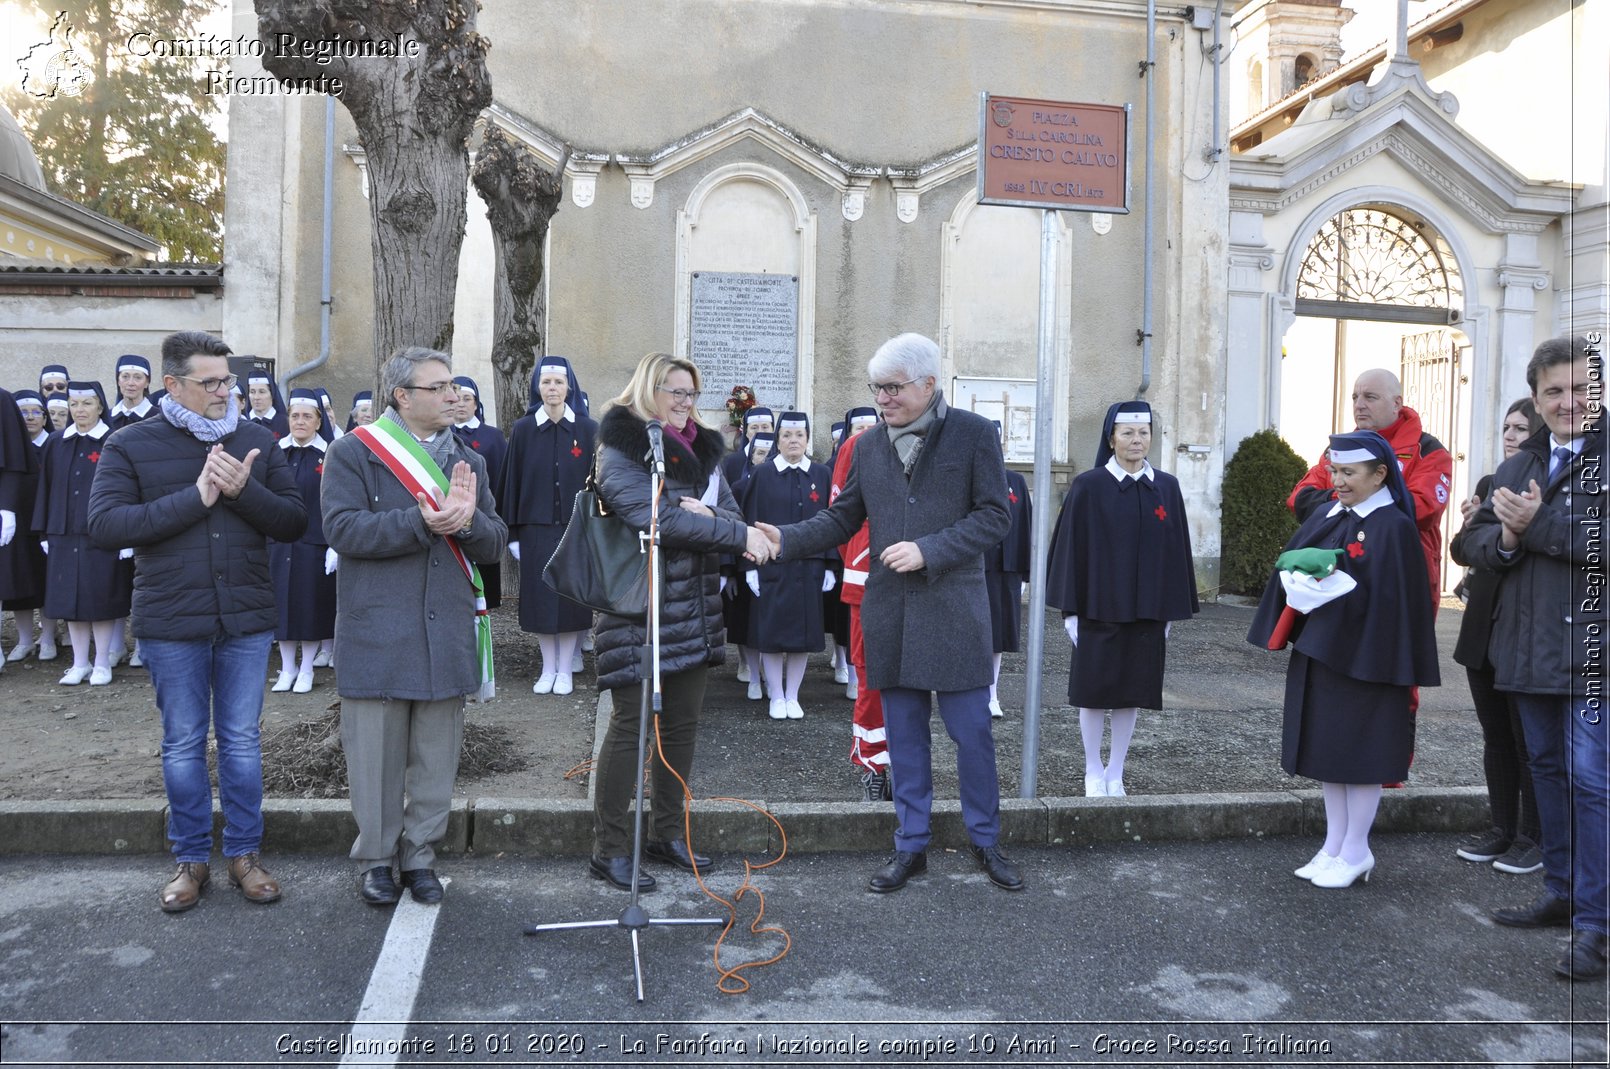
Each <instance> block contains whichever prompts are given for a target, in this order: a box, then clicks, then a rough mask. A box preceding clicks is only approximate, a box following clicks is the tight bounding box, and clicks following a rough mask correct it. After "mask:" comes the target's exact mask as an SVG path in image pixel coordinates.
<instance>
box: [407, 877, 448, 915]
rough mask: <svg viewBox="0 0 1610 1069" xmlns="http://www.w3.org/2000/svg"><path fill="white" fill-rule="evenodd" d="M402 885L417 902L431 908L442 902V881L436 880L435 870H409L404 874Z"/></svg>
mask: <svg viewBox="0 0 1610 1069" xmlns="http://www.w3.org/2000/svg"><path fill="white" fill-rule="evenodd" d="M402 885H403V886H404V887H406V888H408V893H409V894H411V895H413V896H414V901H415V902H423V903H425V904H426V905H427V906H429V905H433V904H435V903H437V902H440V901H441V900H442V881H441V880H438V879H437V878H436V870H435V869H408V870H407V871H406V872H404V873H403V874H402Z"/></svg>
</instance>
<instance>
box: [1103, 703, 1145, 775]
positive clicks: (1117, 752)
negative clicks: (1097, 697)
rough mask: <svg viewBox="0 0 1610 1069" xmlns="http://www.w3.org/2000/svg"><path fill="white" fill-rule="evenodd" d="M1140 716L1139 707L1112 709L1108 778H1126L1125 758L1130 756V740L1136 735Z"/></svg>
mask: <svg viewBox="0 0 1610 1069" xmlns="http://www.w3.org/2000/svg"><path fill="white" fill-rule="evenodd" d="M1139 717H1140V710H1139V709H1114V710H1113V711H1112V745H1111V747H1110V748H1109V750H1108V753H1107V778H1108V779H1119V780H1121V779H1123V778H1124V758H1125V757H1128V756H1129V740H1130V739H1131V738H1133V737H1134V735H1135V721H1136V720H1137V719H1139Z"/></svg>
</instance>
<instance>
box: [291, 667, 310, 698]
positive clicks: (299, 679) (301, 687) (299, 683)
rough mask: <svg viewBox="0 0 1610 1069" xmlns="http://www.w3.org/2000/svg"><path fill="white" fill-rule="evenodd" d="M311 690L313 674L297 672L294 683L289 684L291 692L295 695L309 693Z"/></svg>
mask: <svg viewBox="0 0 1610 1069" xmlns="http://www.w3.org/2000/svg"><path fill="white" fill-rule="evenodd" d="M312 689H313V673H312V672H307V673H302V672H298V673H297V675H296V682H295V683H293V684H291V690H292V692H293V693H296V694H306V693H307V692H308V691H310V690H312Z"/></svg>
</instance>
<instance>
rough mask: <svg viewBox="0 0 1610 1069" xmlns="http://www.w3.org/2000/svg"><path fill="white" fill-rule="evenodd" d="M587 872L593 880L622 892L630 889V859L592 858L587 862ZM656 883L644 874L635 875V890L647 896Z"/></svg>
mask: <svg viewBox="0 0 1610 1069" xmlns="http://www.w3.org/2000/svg"><path fill="white" fill-rule="evenodd" d="M587 871H588V872H590V873H591V874H592V875H593V876H594V877H595V878H597V879H600V880H603V881H604V882H605V883H607V884H610V885H611V886H613V887H619V888H620V889H621V890H622V891H630V890H631V889H632V859H631V858H629V857H592V858H589V859H588V860H587ZM657 884H658V881H657V880H655V879H654V877H653V876H650V875H649V874H648V873H646V872H639V873H638V874H637V890H638V891H639V893H641V894H647V893H648V892H650V891H652V890H654V888H655V886H656V885H657Z"/></svg>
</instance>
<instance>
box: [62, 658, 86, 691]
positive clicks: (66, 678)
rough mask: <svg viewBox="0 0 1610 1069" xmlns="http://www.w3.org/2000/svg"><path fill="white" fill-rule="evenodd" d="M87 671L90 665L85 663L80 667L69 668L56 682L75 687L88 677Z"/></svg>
mask: <svg viewBox="0 0 1610 1069" xmlns="http://www.w3.org/2000/svg"><path fill="white" fill-rule="evenodd" d="M89 672H90V666H89V665H87V664H86V665H85V666H84V667H82V668H69V669H67V671H65V672H63V673H62V677H61V678H60V679H58V680H56V682H57V683H59V684H60V685H61V686H64V687H76V686H78V685H79V684H80V683H82V682H84V680H86V679H88V678H89Z"/></svg>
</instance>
